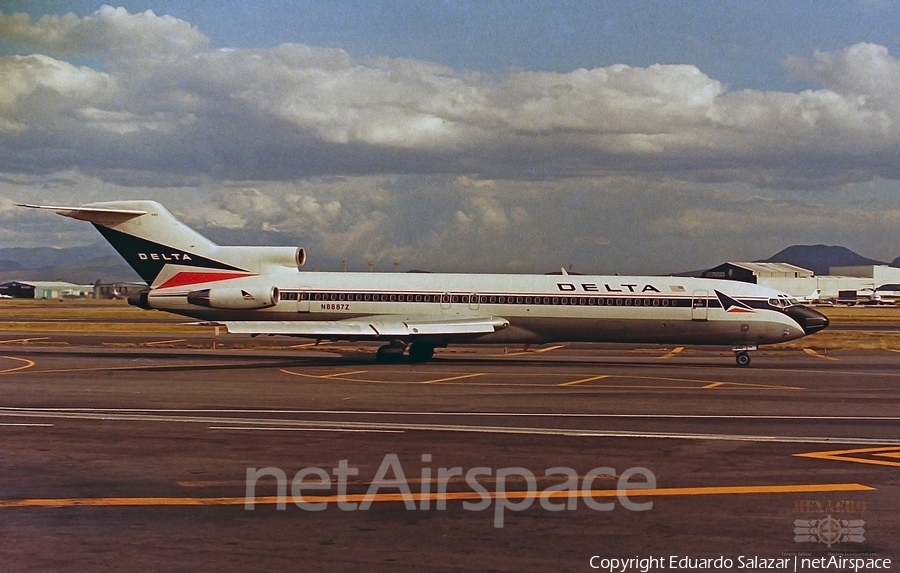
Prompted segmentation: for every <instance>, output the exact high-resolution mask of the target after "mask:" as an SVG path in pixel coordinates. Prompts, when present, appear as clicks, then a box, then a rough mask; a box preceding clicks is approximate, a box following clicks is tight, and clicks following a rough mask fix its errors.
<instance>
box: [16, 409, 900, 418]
mask: <svg viewBox="0 0 900 573" xmlns="http://www.w3.org/2000/svg"><path fill="white" fill-rule="evenodd" d="M4 412H100V413H102V412H110V413H128V414H131V413H146V414H160V413H176V414H315V415H339V416H346V415H374V416H482V417H527V418H660V419H663V418H674V419H696V420H717V419H721V420H725V419H727V420H732V419H737V420H833V421H864V422H865V421H869V422H872V421H875V422H878V421H887V422H892V421H900V416H782V415H775V414H653V413H648V414H614V413H613V414H603V413H583V412H443V411H441V412H429V411H424V410H410V411H406V410H285V409H260V408H224V409H208V408H188V409H184V408H29V407H25V408H14V407H9V406H0V416H3V415H4Z"/></svg>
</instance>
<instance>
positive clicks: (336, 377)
mask: <svg viewBox="0 0 900 573" xmlns="http://www.w3.org/2000/svg"><path fill="white" fill-rule="evenodd" d="M278 371H279V372H283V373H285V374H290V375H291V376H300V377H301V378H315V379H316V380H344V381H346V382H374V380H359V379H355V378H346V379H345V378H339V376H350V375H351V374H365V373H366V372H368V370H354V371H352V372H335V373H334V374H322V375H319V374H305V373H303V372H293V371H291V370H287V369H285V368H279V369H278Z"/></svg>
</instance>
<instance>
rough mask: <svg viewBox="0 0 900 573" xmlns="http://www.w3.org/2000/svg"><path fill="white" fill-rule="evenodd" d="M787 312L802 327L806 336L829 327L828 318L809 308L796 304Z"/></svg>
mask: <svg viewBox="0 0 900 573" xmlns="http://www.w3.org/2000/svg"><path fill="white" fill-rule="evenodd" d="M785 312H786V313H787V315H788V316H789V317H791V318H793V319H794V321H796V322H797V324H799V325H800V328H802V329H803V332H805V333H806V334H812V333H814V332H819V331H820V330H822V329H823V328H826V327H827V326H828V317H827V316H825V315H824V314H822V313H821V312H819V311H817V310H813V309H811V308H809V307H808V306H803V305H800V304H795V305H794V306H790V307H788V308H787V309H786V310H785Z"/></svg>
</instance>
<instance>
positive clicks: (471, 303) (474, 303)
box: [469, 293, 480, 310]
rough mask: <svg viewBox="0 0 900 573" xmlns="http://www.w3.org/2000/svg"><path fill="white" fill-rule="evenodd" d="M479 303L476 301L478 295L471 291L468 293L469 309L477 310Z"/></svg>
mask: <svg viewBox="0 0 900 573" xmlns="http://www.w3.org/2000/svg"><path fill="white" fill-rule="evenodd" d="M479 306H480V303H479V302H478V295H477V294H475V293H472V294H471V295H469V310H478V307H479Z"/></svg>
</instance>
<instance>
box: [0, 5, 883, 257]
mask: <svg viewBox="0 0 900 573" xmlns="http://www.w3.org/2000/svg"><path fill="white" fill-rule="evenodd" d="M897 29H900V2H892V1H887V0H856V1H844V2H841V1H834V2H827V3H825V2H811V1H799V0H797V1H786V2H730V1H689V0H686V1H683V2H633V1H628V2H600V1H596V0H591V1H571V2H544V1H526V0H519V1H499V0H498V1H492V2H480V1H473V2H462V1H449V0H445V1H433V2H428V1H419V0H410V1H393V2H387V1H383V2H379V1H359V2H356V1H328V0H325V1H322V0H318V1H309V2H307V1H302V0H301V1H294V2H288V1H283V2H282V1H275V0H257V1H253V2H249V1H247V2H201V1H194V2H191V1H159V2H152V1H150V2H125V3H123V4H122V5H121V6H119V5H117V6H114V7H111V6H103V5H100V4H95V3H87V2H80V1H77V2H49V1H48V2H42V1H16V0H5V1H4V2H2V3H0V248H2V247H35V246H55V247H66V246H73V245H86V244H91V243H94V242H96V241H98V240H99V235H98V234H97V233H96V231H94V230H93V229H92V228H91V227H90V226H89V225H85V224H83V223H78V222H76V221H70V220H66V219H63V218H60V217H55V216H51V215H49V214H47V213H42V212H32V211H25V210H23V209H21V208H18V207H15V204H16V203H22V202H27V203H45V204H64V205H77V204H84V203H88V202H94V201H109V200H116V199H153V200H157V201H160V202H162V203H163V204H164V205H165V206H166V207H167V208H169V210H171V211H172V212H173V213H175V214H176V215H177V216H179V217H180V218H182V219H183V220H184V221H185V222H187V223H188V224H190V225H191V226H193V227H194V228H196V229H197V230H199V231H200V232H202V233H205V234H209V235H210V236H212V237H214V238H216V239H217V240H220V241H222V242H225V241H228V242H230V243H232V244H236V243H243V244H289V245H293V244H299V245H302V246H304V247H306V248H307V250H308V252H309V255H310V256H309V263H308V264H309V265H310V266H314V267H316V268H320V269H322V270H325V269H329V270H337V269H338V268H340V265H341V261H342V260H347V261H348V266H349V268H351V269H355V270H364V269H366V268H367V265H368V263H369V262H372V263H373V265H374V267H375V268H376V269H377V270H385V271H389V270H394V269H395V268H397V269H400V270H409V269H427V270H434V271H455V272H466V271H477V272H488V271H489V272H547V271H550V270H553V269H558V268H559V267H566V268H572V269H573V270H575V271H579V272H586V273H598V274H599V273H621V274H629V273H647V274H660V273H667V272H678V271H684V270H691V269H698V268H707V267H711V266H714V265H717V264H719V263H721V262H723V261H726V260H731V261H741V260H755V259H761V258H766V257H768V256H770V255H772V254H774V253H775V252H777V251H779V250H781V249H782V248H784V247H786V246H789V245H792V244H817V243H824V244H828V245H842V246H846V247H848V248H851V249H853V250H855V251H857V252H859V253H860V254H863V255H865V256H868V257H872V258H876V259H881V260H886V261H891V260H893V259H894V258H895V257H898V256H900V192H898V191H900V35H898V34H896V30H897Z"/></svg>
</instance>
